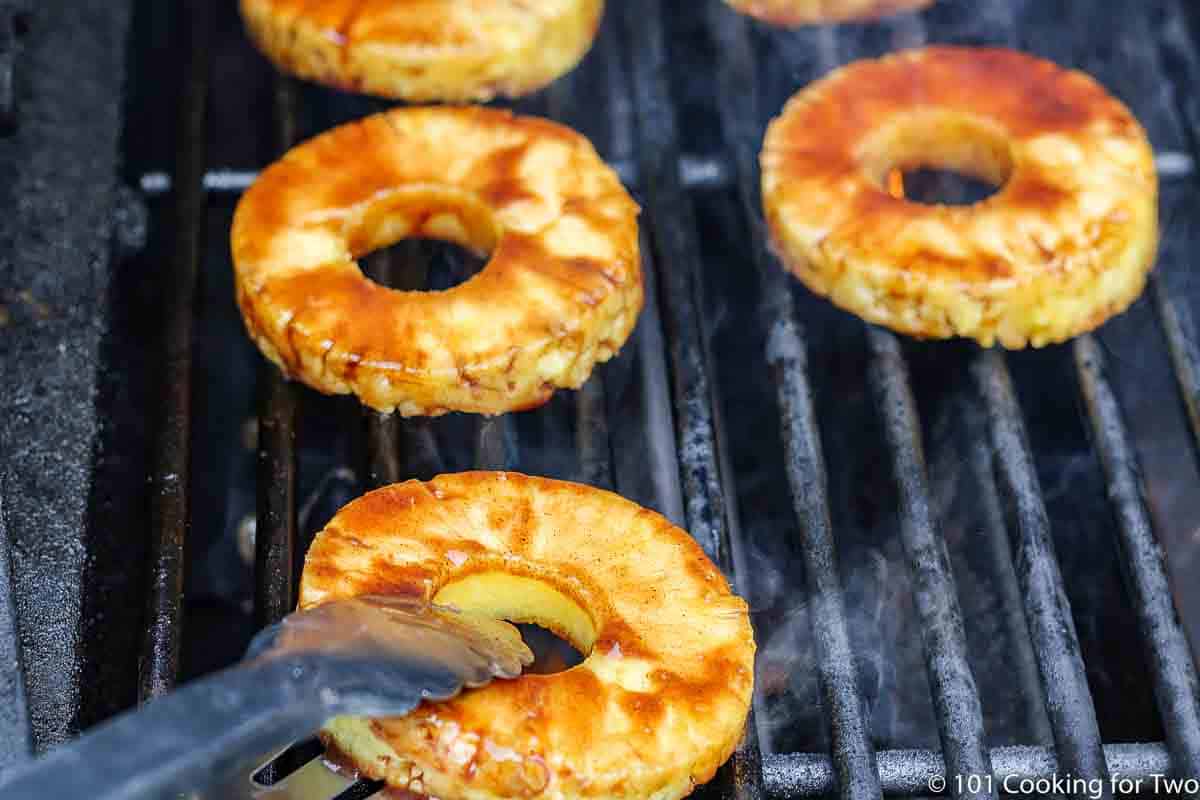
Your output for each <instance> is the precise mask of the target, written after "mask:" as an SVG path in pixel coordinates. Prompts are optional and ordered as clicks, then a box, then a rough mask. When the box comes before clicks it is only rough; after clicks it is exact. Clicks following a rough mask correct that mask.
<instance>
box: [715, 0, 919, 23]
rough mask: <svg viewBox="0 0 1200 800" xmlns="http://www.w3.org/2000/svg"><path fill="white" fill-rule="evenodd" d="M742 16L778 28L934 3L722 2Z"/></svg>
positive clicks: (871, 15) (856, 0) (887, 0)
mask: <svg viewBox="0 0 1200 800" xmlns="http://www.w3.org/2000/svg"><path fill="white" fill-rule="evenodd" d="M726 2H727V3H729V5H731V6H732V7H733V8H735V9H737V10H738V11H740V12H741V13H743V14H748V15H749V16H751V17H755V18H757V19H761V20H762V21H763V22H767V23H770V24H772V25H780V26H782V27H789V28H790V27H798V26H800V25H821V24H825V23H832V22H852V21H856V20H871V19H879V18H881V17H887V16H890V15H892V14H899V13H901V12H903V11H916V10H917V9H921V8H925V7H926V6H930V5H932V4H933V2H934V0H726Z"/></svg>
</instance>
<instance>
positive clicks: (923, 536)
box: [867, 328, 995, 797]
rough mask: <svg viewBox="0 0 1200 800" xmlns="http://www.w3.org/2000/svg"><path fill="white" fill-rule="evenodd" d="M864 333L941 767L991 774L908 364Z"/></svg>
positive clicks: (979, 787) (880, 339)
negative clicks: (934, 716) (889, 454)
mask: <svg viewBox="0 0 1200 800" xmlns="http://www.w3.org/2000/svg"><path fill="white" fill-rule="evenodd" d="M867 340H868V342H869V344H870V348H871V353H872V356H873V358H872V361H871V365H870V368H869V370H870V382H871V385H872V387H873V388H874V390H875V396H876V402H877V404H878V406H879V412H880V415H881V417H882V420H883V423H884V425H883V428H884V433H885V438H886V439H887V440H888V445H889V449H890V450H891V452H892V463H893V469H894V471H895V479H896V484H897V488H898V489H899V492H900V505H901V510H900V538H901V541H902V543H903V545H904V551H905V554H906V555H907V557H908V561H909V569H910V571H911V572H912V580H913V598H914V600H915V601H916V606H917V614H918V616H919V617H920V620H921V627H922V638H923V640H924V644H925V665H926V669H927V671H928V673H929V683H930V688H931V689H932V690H933V703H934V708H935V710H936V711H937V718H938V731H939V733H940V735H941V741H942V749H943V751H944V753H945V754H946V768H947V769H948V770H949V774H951V775H957V776H988V775H991V774H992V765H991V763H990V761H989V759H988V753H987V751H986V750H985V749H984V738H983V710H982V708H981V706H980V702H979V691H978V689H977V688H976V685H975V676H974V674H973V673H972V672H971V665H970V663H969V662H968V661H967V643H966V634H965V632H964V630H963V622H962V611H961V609H960V608H959V604H958V594H957V590H956V587H955V585H954V579H953V577H952V576H951V572H950V556H949V553H948V552H947V550H946V542H945V540H944V539H943V538H942V536H941V535H940V533H939V532H938V531H937V528H936V522H935V519H934V517H935V514H934V511H933V507H932V502H931V499H930V494H929V479H928V477H927V473H926V468H925V455H924V452H923V448H922V445H921V424H920V421H919V420H918V417H917V404H916V400H915V398H914V397H913V394H912V387H911V384H910V380H909V375H908V366H907V365H906V364H905V362H904V354H903V353H902V352H901V350H900V343H899V342H898V341H897V339H896V337H895V336H894V335H893V334H891V333H889V332H886V331H884V330H881V329H878V328H871V329H869V330H868V331H867ZM952 788H957V789H958V791H955V792H954V794H956V795H958V796H959V797H994V796H995V787H994V786H993V785H992V784H990V783H989V782H987V781H983V782H980V783H978V784H971V783H968V782H965V781H964V782H963V784H962V785H960V786H957V787H952Z"/></svg>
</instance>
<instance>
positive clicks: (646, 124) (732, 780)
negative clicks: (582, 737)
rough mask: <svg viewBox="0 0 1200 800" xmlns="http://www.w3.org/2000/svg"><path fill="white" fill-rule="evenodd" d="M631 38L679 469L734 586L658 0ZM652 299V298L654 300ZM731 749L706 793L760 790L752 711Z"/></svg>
mask: <svg viewBox="0 0 1200 800" xmlns="http://www.w3.org/2000/svg"><path fill="white" fill-rule="evenodd" d="M621 14H622V23H623V29H624V32H625V43H626V46H627V47H628V49H629V55H630V57H631V62H630V63H631V65H632V85H633V105H634V109H635V115H636V120H637V133H638V140H639V144H640V147H639V148H638V155H639V164H638V165H639V176H640V178H641V180H640V185H641V188H642V190H643V192H644V193H645V195H646V200H647V206H648V208H649V212H650V213H649V217H650V220H651V222H650V224H649V226H648V227H649V228H650V234H651V241H652V249H653V251H654V255H655V256H656V259H653V260H649V259H648V260H647V262H646V263H647V267H648V268H649V265H650V264H652V263H658V264H659V265H660V266H661V267H662V270H661V272H660V273H659V274H658V277H659V278H661V280H662V285H661V286H660V287H659V291H660V293H661V301H662V302H661V303H660V307H661V308H662V309H663V310H664V312H665V313H664V317H665V320H666V331H667V340H668V348H669V351H670V363H671V371H672V381H673V383H672V389H673V395H674V399H675V410H676V420H675V422H676V432H677V439H678V441H679V469H680V475H681V479H682V484H683V494H684V508H685V513H686V516H687V524H688V529H689V531H690V532H691V534H692V535H693V536H694V537H695V538H696V539H697V541H698V542H699V543H700V545H701V547H703V548H704V550H705V552H707V553H708V555H709V557H710V558H712V559H713V561H714V562H715V563H716V564H718V565H719V566H720V567H721V568H722V570H724V571H725V574H726V575H729V576H730V577H731V580H732V581H733V582H734V584H735V586H737V588H738V589H739V590H740V591H741V592H742V593H743V594H745V590H744V587H742V586H739V585H738V575H737V574H736V573H735V569H734V567H735V565H734V563H733V560H734V559H733V548H732V546H731V542H730V541H729V529H728V526H727V520H726V516H725V505H724V502H725V501H724V497H723V494H722V486H721V476H720V470H719V466H718V464H719V457H718V453H717V435H718V434H717V431H716V429H715V422H714V418H713V403H714V395H713V392H712V385H711V381H710V366H709V363H708V357H707V353H706V347H705V341H704V330H703V327H702V325H701V321H700V317H699V308H701V307H702V303H701V289H700V285H699V276H698V274H697V270H698V269H699V265H700V264H701V263H702V262H701V259H700V253H699V248H698V245H697V241H696V221H695V215H694V212H693V209H692V206H691V201H690V199H689V198H688V196H687V195H686V193H685V191H684V188H683V185H682V181H681V178H680V175H679V167H678V165H679V158H678V156H679V137H678V131H677V129H676V120H675V115H674V108H673V106H672V104H671V91H670V84H669V81H668V77H667V76H668V72H667V70H668V63H667V53H666V39H665V31H664V28H663V14H662V3H661V0H651V2H648V3H646V4H641V5H639V4H633V3H629V4H626V5H625V6H624V7H623V8H622V9H621ZM654 300H655V298H650V301H651V302H653V301H654ZM747 731H748V734H747V735H746V736H744V737H743V740H742V743H741V745H740V746H739V747H738V749H737V751H736V752H735V753H734V754H733V757H732V758H731V759H730V760H729V762H727V763H726V764H725V766H724V767H722V768H721V770H720V771H719V772H718V774H717V777H716V778H715V779H714V781H713V783H711V784H709V785H707V786H705V787H702V788H701V790H700V791H701V792H704V793H709V792H718V793H720V795H721V796H724V797H730V796H734V797H757V796H760V795H761V794H762V786H761V780H762V766H761V761H760V754H759V750H758V741H757V736H756V735H755V733H754V731H755V725H754V722H753V719H751V720H750V721H749V722H748V724H747Z"/></svg>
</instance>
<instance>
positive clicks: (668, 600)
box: [300, 472, 755, 800]
mask: <svg viewBox="0 0 1200 800" xmlns="http://www.w3.org/2000/svg"><path fill="white" fill-rule="evenodd" d="M391 593H395V594H403V595H408V596H416V597H420V598H423V599H425V600H431V601H434V602H437V603H441V604H446V605H450V606H454V607H457V608H460V609H465V610H470V611H474V612H479V613H483V614H487V615H489V616H493V617H496V618H498V619H507V620H511V621H513V622H525V623H534V624H537V625H540V626H542V627H544V628H547V629H549V630H552V631H554V632H555V633H557V634H558V635H560V636H562V637H563V638H564V639H567V640H568V641H570V642H571V643H572V644H573V645H574V646H575V647H576V648H577V649H579V650H580V651H581V652H582V653H584V654H585V658H584V660H583V662H582V663H580V664H578V665H577V666H575V667H572V668H571V669H569V670H566V671H564V672H559V673H556V674H551V675H536V674H525V675H522V676H521V677H519V678H517V679H516V680H511V681H497V682H495V683H492V684H491V685H489V686H487V687H485V688H482V689H475V690H470V691H467V692H464V693H463V694H461V695H459V696H458V697H457V698H455V699H453V700H450V701H447V702H445V703H438V704H434V705H429V706H422V707H420V708H418V709H417V710H416V711H415V712H413V713H412V714H410V715H408V716H406V717H400V718H394V719H376V720H368V719H361V718H349V717H343V718H338V719H336V720H334V721H333V722H332V723H330V724H329V725H328V726H327V727H326V728H325V731H324V733H323V738H324V739H325V740H326V743H327V744H328V745H330V746H331V747H332V748H334V749H336V751H338V752H337V753H336V754H335V755H336V756H337V757H338V758H337V759H336V760H338V761H349V762H350V763H351V764H353V766H354V767H355V768H356V769H357V770H358V771H359V772H361V773H362V774H364V775H366V776H369V777H371V778H375V779H380V780H384V781H386V782H387V783H388V784H390V785H391V786H394V787H397V788H401V789H407V790H408V791H411V792H413V793H416V794H420V795H426V796H430V797H455V798H463V800H498V798H509V797H527V798H532V797H546V798H561V799H562V800H568V799H569V798H583V797H590V798H597V797H608V798H629V799H630V800H632V799H633V798H655V800H675V798H679V797H682V796H684V795H687V794H689V793H691V791H692V790H693V789H694V788H695V787H696V786H697V785H698V784H700V783H704V782H706V781H708V780H709V779H710V778H712V776H713V775H714V773H715V772H716V770H717V768H718V767H719V766H720V765H721V764H722V763H724V762H725V760H726V759H728V758H729V756H730V754H731V753H732V752H733V749H734V747H735V746H736V745H737V743H738V741H739V740H740V739H741V736H742V732H743V728H744V726H745V722H746V716H747V714H748V712H749V707H750V698H751V694H752V691H753V682H754V651H755V647H754V637H753V631H752V630H751V627H750V619H749V614H748V610H747V607H746V604H745V602H743V601H742V600H741V598H739V597H737V596H736V595H734V594H733V593H731V592H730V590H729V587H728V585H727V584H726V582H725V579H724V578H723V577H722V575H721V573H720V572H719V571H718V570H717V568H716V567H714V566H713V564H712V562H711V561H709V559H708V558H707V557H706V556H705V554H704V552H703V551H702V550H701V549H700V547H699V546H698V545H697V544H696V542H695V541H694V540H693V539H692V538H691V537H690V536H688V534H687V533H686V532H684V531H682V530H680V529H679V528H677V527H675V526H674V525H672V524H671V523H670V522H669V521H668V520H666V519H664V518H663V517H661V516H659V515H658V514H655V513H653V512H651V511H648V510H646V509H644V508H642V507H641V506H638V505H637V504H635V503H632V502H630V501H628V500H625V499H624V498H622V497H619V496H618V495H615V494H612V493H610V492H605V491H601V490H599V489H593V488H591V487H588V486H582V485H580V484H574V483H567V482H564V481H555V480H549V479H545V478H534V477H527V476H525V475H519V474H515V473H502V472H471V473H463V474H458V475H443V476H441V477H438V478H435V479H434V480H432V481H430V482H428V483H421V482H419V481H408V482H407V483H401V484H395V485H392V486H388V487H385V488H383V489H379V490H376V491H374V492H371V493H369V494H366V495H364V496H363V497H361V498H359V499H358V500H355V501H354V502H352V503H350V504H349V505H347V506H346V507H345V508H343V509H342V510H341V511H340V512H339V513H338V514H337V515H336V516H335V517H334V518H333V520H332V521H331V522H330V523H329V524H328V525H327V526H326V527H325V529H324V530H323V531H321V533H320V534H318V535H317V537H316V540H315V541H314V543H313V545H312V548H311V549H310V550H309V553H308V558H307V561H306V562H305V567H304V574H303V578H302V580H301V585H300V606H301V607H302V608H303V607H309V606H313V605H318V604H320V603H323V602H327V601H330V600H336V599H342V598H347V597H353V596H358V595H368V594H370V595H380V594H391Z"/></svg>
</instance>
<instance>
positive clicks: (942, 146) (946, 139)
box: [858, 111, 1015, 205]
mask: <svg viewBox="0 0 1200 800" xmlns="http://www.w3.org/2000/svg"><path fill="white" fill-rule="evenodd" d="M858 158H859V163H860V164H862V166H863V169H864V170H865V172H866V174H867V177H868V179H869V180H870V181H871V183H872V184H873V185H874V186H875V187H876V188H877V189H879V190H880V191H883V192H885V193H887V194H890V195H891V196H892V197H896V198H900V199H909V200H910V201H912V202H915V203H920V204H926V205H974V204H975V203H978V202H982V201H983V200H984V199H986V198H987V197H989V196H991V195H993V194H995V193H996V192H998V191H1000V189H1002V188H1003V187H1004V185H1005V184H1006V183H1008V181H1009V179H1010V178H1011V177H1012V174H1013V170H1014V169H1015V164H1014V160H1013V151H1012V144H1011V143H1010V141H1009V137H1008V135H1007V134H1006V133H1005V131H1004V130H1003V128H1001V127H1000V126H999V125H998V124H996V123H995V122H992V121H990V120H987V119H983V118H980V117H976V116H973V115H970V114H962V113H958V112H950V111H926V112H920V113H916V114H907V115H904V116H902V117H900V118H899V119H897V120H895V121H893V122H891V123H890V124H887V125H884V126H883V127H882V128H880V129H879V130H878V131H876V132H875V133H874V134H873V135H872V136H870V137H868V138H867V140H866V141H865V142H864V143H863V145H862V148H861V149H860V151H859V156H858Z"/></svg>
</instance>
